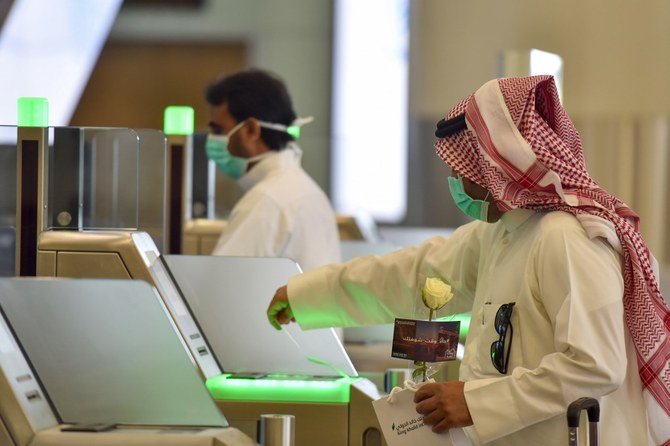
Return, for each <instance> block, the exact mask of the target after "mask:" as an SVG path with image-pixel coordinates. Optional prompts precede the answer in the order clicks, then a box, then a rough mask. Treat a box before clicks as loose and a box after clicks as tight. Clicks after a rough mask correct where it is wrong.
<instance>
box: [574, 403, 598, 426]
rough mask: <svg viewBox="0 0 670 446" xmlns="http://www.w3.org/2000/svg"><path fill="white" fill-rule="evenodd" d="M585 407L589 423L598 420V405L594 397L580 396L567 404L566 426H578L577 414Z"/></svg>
mask: <svg viewBox="0 0 670 446" xmlns="http://www.w3.org/2000/svg"><path fill="white" fill-rule="evenodd" d="M584 409H586V414H587V416H588V418H589V423H597V422H598V421H600V405H599V404H598V400H597V399H595V398H588V397H584V398H580V399H578V400H577V401H574V402H573V403H572V404H570V405H569V406H568V427H579V415H580V414H581V413H582V410H584Z"/></svg>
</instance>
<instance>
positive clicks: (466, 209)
mask: <svg viewBox="0 0 670 446" xmlns="http://www.w3.org/2000/svg"><path fill="white" fill-rule="evenodd" d="M448 181H449V191H450V192H451V197H452V198H453V199H454V203H456V206H457V207H458V209H460V210H461V211H462V212H463V213H464V214H465V215H468V216H470V217H472V218H474V219H476V220H481V221H488V213H489V202H488V201H486V200H475V199H474V198H472V197H471V196H470V195H468V194H466V193H465V189H464V188H463V177H462V176H460V175H459V176H458V177H449V178H448Z"/></svg>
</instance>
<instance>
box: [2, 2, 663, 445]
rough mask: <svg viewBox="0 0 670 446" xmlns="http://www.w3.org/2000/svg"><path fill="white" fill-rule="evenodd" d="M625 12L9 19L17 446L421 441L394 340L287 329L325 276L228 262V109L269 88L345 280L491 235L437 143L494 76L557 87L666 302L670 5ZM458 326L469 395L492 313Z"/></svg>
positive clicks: (5, 254)
mask: <svg viewBox="0 0 670 446" xmlns="http://www.w3.org/2000/svg"><path fill="white" fill-rule="evenodd" d="M611 4H612V2H611V1H610V2H608V1H605V0H595V1H589V2H583V1H581V0H568V1H562V2H553V3H552V2H536V1H532V0H520V1H515V0H503V1H498V2H489V1H486V0H470V1H467V2H463V1H456V0H366V1H357V0H90V1H84V0H54V1H44V0H0V446H3V445H7V446H29V445H30V446H40V445H45V446H46V445H50V446H56V445H58V446H61V445H62V446H66V445H68V446H70V445H105V446H117V445H119V446H120V445H131V446H135V445H136V446H140V445H142V446H143V445H194V446H195V445H198V446H199V445H212V446H215V445H220V446H223V445H226V446H237V445H257V444H259V445H266V446H278V445H281V446H293V445H298V446H312V445H319V446H330V445H333V446H336V445H337V446H339V445H348V446H382V445H389V446H392V445H394V444H415V443H397V442H398V441H399V440H398V439H395V438H394V440H393V441H394V443H392V442H390V441H388V440H389V439H388V438H387V437H386V436H385V435H387V434H385V431H384V429H382V426H380V422H379V418H378V416H377V413H376V412H375V407H376V406H374V405H373V402H374V401H377V400H380V399H382V398H387V397H388V394H389V392H391V390H392V388H393V387H395V386H401V387H402V386H403V384H404V383H405V380H408V379H410V378H416V377H417V375H416V374H414V375H413V371H414V370H416V368H417V364H416V363H415V362H414V361H412V360H410V359H402V358H401V357H399V356H398V355H395V357H394V356H392V349H394V348H395V347H392V344H393V340H394V325H393V324H392V323H385V324H377V325H367V326H348V327H339V326H334V327H323V328H315V329H305V330H303V329H302V328H301V326H300V325H299V324H296V323H292V324H288V325H284V326H283V328H282V329H281V330H276V329H275V328H273V327H272V326H271V325H270V323H269V322H268V317H267V315H266V310H267V308H268V305H269V303H270V301H271V299H272V298H273V296H274V294H275V291H276V290H277V289H278V288H280V287H282V286H283V285H285V284H287V283H288V281H289V280H290V279H291V278H293V277H296V276H299V275H301V274H303V272H305V267H304V265H301V264H300V262H299V261H296V260H295V259H292V258H288V257H281V256H279V257H276V256H250V255H216V254H217V253H216V249H217V243H218V241H219V240H220V237H222V234H226V230H227V229H228V230H230V227H231V225H229V221H230V220H231V217H232V215H233V214H232V212H233V209H234V208H235V206H236V204H237V203H239V202H240V200H242V199H243V198H244V197H245V194H246V193H248V188H245V187H244V184H243V182H240V181H236V180H235V179H233V178H231V177H230V175H226V174H224V172H222V170H221V169H220V168H219V167H217V166H218V165H217V164H216V163H215V161H214V160H213V159H210V158H211V156H210V157H208V151H209V149H208V148H206V147H209V146H208V144H209V143H210V141H211V140H212V135H211V134H210V133H211V132H212V126H211V119H212V118H211V114H210V112H211V104H208V102H207V100H206V97H205V90H206V88H207V87H208V85H211V84H212V83H213V82H215V81H217V80H218V79H221V77H222V76H227V75H231V74H233V73H237V72H240V71H243V70H247V69H250V68H254V69H256V68H257V69H262V70H267V71H269V72H271V73H274V74H275V75H276V76H278V77H279V78H281V79H282V80H283V81H284V83H285V84H286V88H287V90H288V92H289V94H290V96H291V99H292V102H293V108H294V109H295V112H296V114H297V115H298V117H312V118H313V120H312V121H311V122H309V123H306V122H307V121H305V124H304V125H303V126H302V127H299V128H298V130H299V135H300V136H299V139H298V140H297V143H298V144H299V146H300V149H301V153H302V159H301V160H302V168H303V169H304V171H305V172H306V173H307V175H309V177H311V178H312V179H313V180H314V183H315V184H316V185H318V187H319V188H320V189H321V190H322V191H323V192H324V193H325V196H326V197H327V198H328V201H329V202H330V204H331V206H332V208H333V211H334V212H333V218H332V220H333V221H332V224H333V227H334V228H336V231H337V237H338V239H337V243H338V245H337V246H338V249H339V252H340V259H339V260H340V261H342V262H345V261H350V260H352V259H357V258H361V257H364V256H383V255H385V254H388V253H392V252H394V251H397V250H400V249H404V248H409V247H412V246H417V245H420V244H421V243H423V242H424V241H426V240H428V239H430V238H431V237H450V236H451V235H452V234H453V232H454V231H455V230H456V229H457V228H459V227H460V226H462V225H465V224H467V223H469V222H470V221H471V220H472V219H471V218H470V217H468V216H466V215H464V213H462V212H461V211H460V210H459V208H458V207H457V205H456V204H454V201H453V200H452V198H451V195H450V189H449V185H448V181H447V177H449V175H450V174H451V171H450V169H449V167H448V166H447V165H446V164H445V163H444V162H443V161H442V160H441V159H440V158H439V157H438V156H436V154H435V147H434V145H435V140H436V137H435V124H436V123H437V122H438V121H439V120H440V119H442V118H444V117H445V115H446V113H447V112H448V111H449V110H450V109H451V107H453V106H454V105H455V104H456V103H458V101H459V100H461V99H463V98H465V97H467V96H468V95H469V94H471V93H472V92H473V91H475V90H476V89H477V88H478V87H479V86H481V85H482V84H484V83H485V82H486V81H488V80H490V79H495V78H502V77H513V76H531V75H544V74H549V75H552V76H554V81H555V83H556V86H557V89H558V94H559V96H560V100H561V102H562V104H563V106H564V107H565V109H566V110H567V112H568V114H569V115H570V117H571V118H572V120H573V122H574V123H575V126H576V127H577V129H578V130H579V132H580V134H581V140H582V143H583V147H584V154H585V158H586V164H587V167H588V169H589V172H590V174H591V175H592V177H593V178H594V180H595V181H596V182H597V183H598V184H600V185H601V186H602V187H603V188H604V189H606V190H607V191H609V192H610V193H612V194H614V195H616V196H617V197H619V198H620V199H621V200H623V201H624V202H625V203H626V204H627V205H629V206H630V207H631V208H632V209H633V210H634V211H635V212H636V213H637V214H638V215H639V216H640V221H641V224H640V228H639V230H640V233H641V234H642V236H643V237H644V240H645V242H646V243H647V245H648V247H649V248H650V250H651V252H652V253H653V255H654V256H655V258H656V259H657V260H658V264H659V278H660V289H661V292H662V294H663V296H665V300H666V302H668V301H669V300H670V298H668V296H669V295H670V233H669V232H668V229H667V228H668V225H667V219H668V218H670V193H668V190H670V188H669V187H668V184H669V182H670V176H669V175H668V172H670V81H668V80H669V79H670V51H669V49H670V48H669V47H668V46H669V45H670V27H668V26H667V23H668V22H669V21H670V4H669V3H668V2H665V1H663V0H644V1H642V2H628V3H626V2H616V7H612V6H611ZM641 4H644V5H645V6H641ZM666 19H667V20H666ZM295 122H298V121H295ZM299 122H300V123H302V122H303V121H299ZM269 125H272V123H270V124H269ZM301 125H302V124H301ZM284 127H286V126H284ZM287 132H288V130H287ZM289 133H290V132H289ZM218 136H219V138H220V135H218ZM228 140H230V138H228ZM261 162H262V160H261ZM258 165H260V164H258ZM253 166H254V165H253V164H252V167H251V169H254V168H255V167H253ZM249 224H251V223H249ZM254 231H257V232H254ZM249 233H252V234H257V235H254V237H259V238H261V237H262V236H263V229H262V228H259V229H257V230H254V229H252V231H251V232H249ZM299 236H300V234H298V235H297V237H299ZM308 249H309V248H308ZM314 249H316V248H314ZM421 293H422V291H421V289H417V290H416V293H415V297H417V301H418V302H421V295H422V294H421ZM289 297H290V296H289ZM455 297H456V298H458V296H457V295H456V296H455ZM387 298H388V296H387ZM419 305H420V304H419ZM426 305H427V304H426ZM445 308H451V307H445ZM424 310H425V309H424ZM424 313H425V314H424ZM427 315H428V313H427V312H425V311H423V310H421V309H417V310H416V318H417V319H427V318H428V317H427ZM438 316H440V317H445V318H446V319H448V320H449V321H452V322H453V321H458V322H460V326H459V327H458V328H457V329H456V333H457V334H454V336H455V337H454V340H456V339H457V340H456V341H455V342H454V352H456V353H455V355H456V357H455V358H453V359H451V360H448V361H444V362H435V363H434V364H433V365H432V366H431V373H434V375H433V378H434V379H436V380H437V381H451V380H458V377H459V365H460V362H461V359H462V358H463V353H464V348H465V343H466V340H467V335H468V327H469V325H470V319H471V312H469V311H467V310H463V309H459V310H458V312H449V313H448V314H447V313H446V312H445V313H444V314H443V313H438ZM432 317H433V311H432V310H431V311H430V318H432ZM473 320H474V318H473ZM496 320H497V317H496ZM298 322H300V321H298ZM496 323H497V322H496ZM349 325H354V324H349ZM666 325H667V321H666ZM499 334H501V335H502V333H499ZM510 342H511V341H510ZM456 344H457V346H456ZM450 345H451V344H450ZM503 346H504V340H503ZM394 351H395V350H394ZM487 354H488V352H487ZM582 396H585V397H588V396H590V395H582ZM603 428H604V427H603ZM393 429H394V430H395V429H396V426H395V424H394V426H393ZM452 441H453V443H452ZM461 441H463V442H458V440H456V439H455V438H452V439H449V442H446V440H445V442H444V443H441V444H459V445H460V444H470V443H469V442H467V441H466V440H461ZM566 441H567V438H566ZM435 444H437V443H435ZM529 444H531V443H529Z"/></svg>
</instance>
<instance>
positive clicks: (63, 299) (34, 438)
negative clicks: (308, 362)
mask: <svg viewBox="0 0 670 446" xmlns="http://www.w3.org/2000/svg"><path fill="white" fill-rule="evenodd" d="M0 310H1V317H0V388H1V390H2V392H0V426H2V427H1V428H0V439H1V440H3V442H2V444H3V445H4V444H7V445H12V446H28V445H31V446H47V445H48V446H58V445H64V446H65V445H67V446H76V445H94V446H97V445H104V446H112V445H114V446H121V445H124V446H127V445H131V446H140V445H142V446H144V445H155V444H161V445H194V446H205V445H212V446H223V445H230V446H233V445H240V446H251V445H254V444H255V442H254V441H253V440H251V438H249V437H248V436H246V435H244V434H242V432H240V431H239V430H237V429H235V428H232V427H229V426H228V423H227V421H226V419H225V417H224V416H223V415H222V414H221V412H220V411H219V410H218V409H217V407H216V406H215V404H214V402H213V401H212V399H211V397H210V396H209V394H208V392H207V390H206V389H205V386H204V385H203V383H202V380H201V379H200V377H199V376H198V374H197V371H196V369H195V368H194V367H193V365H192V362H191V358H189V354H188V351H187V350H186V349H184V346H183V344H182V342H181V340H180V337H179V336H178V334H177V332H176V331H175V329H174V326H173V324H172V321H171V319H170V317H169V315H168V313H167V312H166V311H165V307H164V305H163V303H162V301H161V299H160V298H159V297H158V296H157V295H156V293H155V290H154V289H153V288H151V287H150V286H149V285H148V284H146V283H143V282H141V281H121V280H114V281H108V280H53V279H13V278H12V279H0Z"/></svg>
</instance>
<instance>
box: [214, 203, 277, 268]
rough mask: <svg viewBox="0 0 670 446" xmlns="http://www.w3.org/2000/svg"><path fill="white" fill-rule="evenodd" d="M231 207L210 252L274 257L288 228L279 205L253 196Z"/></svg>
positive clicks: (224, 254)
mask: <svg viewBox="0 0 670 446" xmlns="http://www.w3.org/2000/svg"><path fill="white" fill-rule="evenodd" d="M254 198H255V199H254V200H253V202H251V203H249V201H251V200H247V201H245V202H244V203H242V208H241V209H235V212H234V213H233V215H232V216H231V219H230V221H229V222H228V224H227V225H226V227H225V228H224V230H223V233H222V234H221V237H220V238H219V240H218V242H217V244H216V247H215V248H214V251H213V253H212V254H214V255H220V256H255V257H276V256H277V255H279V253H280V252H281V250H282V248H283V246H284V244H285V243H286V238H287V237H289V231H288V227H287V224H286V220H285V219H284V218H283V216H282V212H281V209H280V207H279V206H278V205H277V203H275V202H274V201H273V200H272V199H271V198H270V197H267V196H265V195H260V196H255V197H254Z"/></svg>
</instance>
